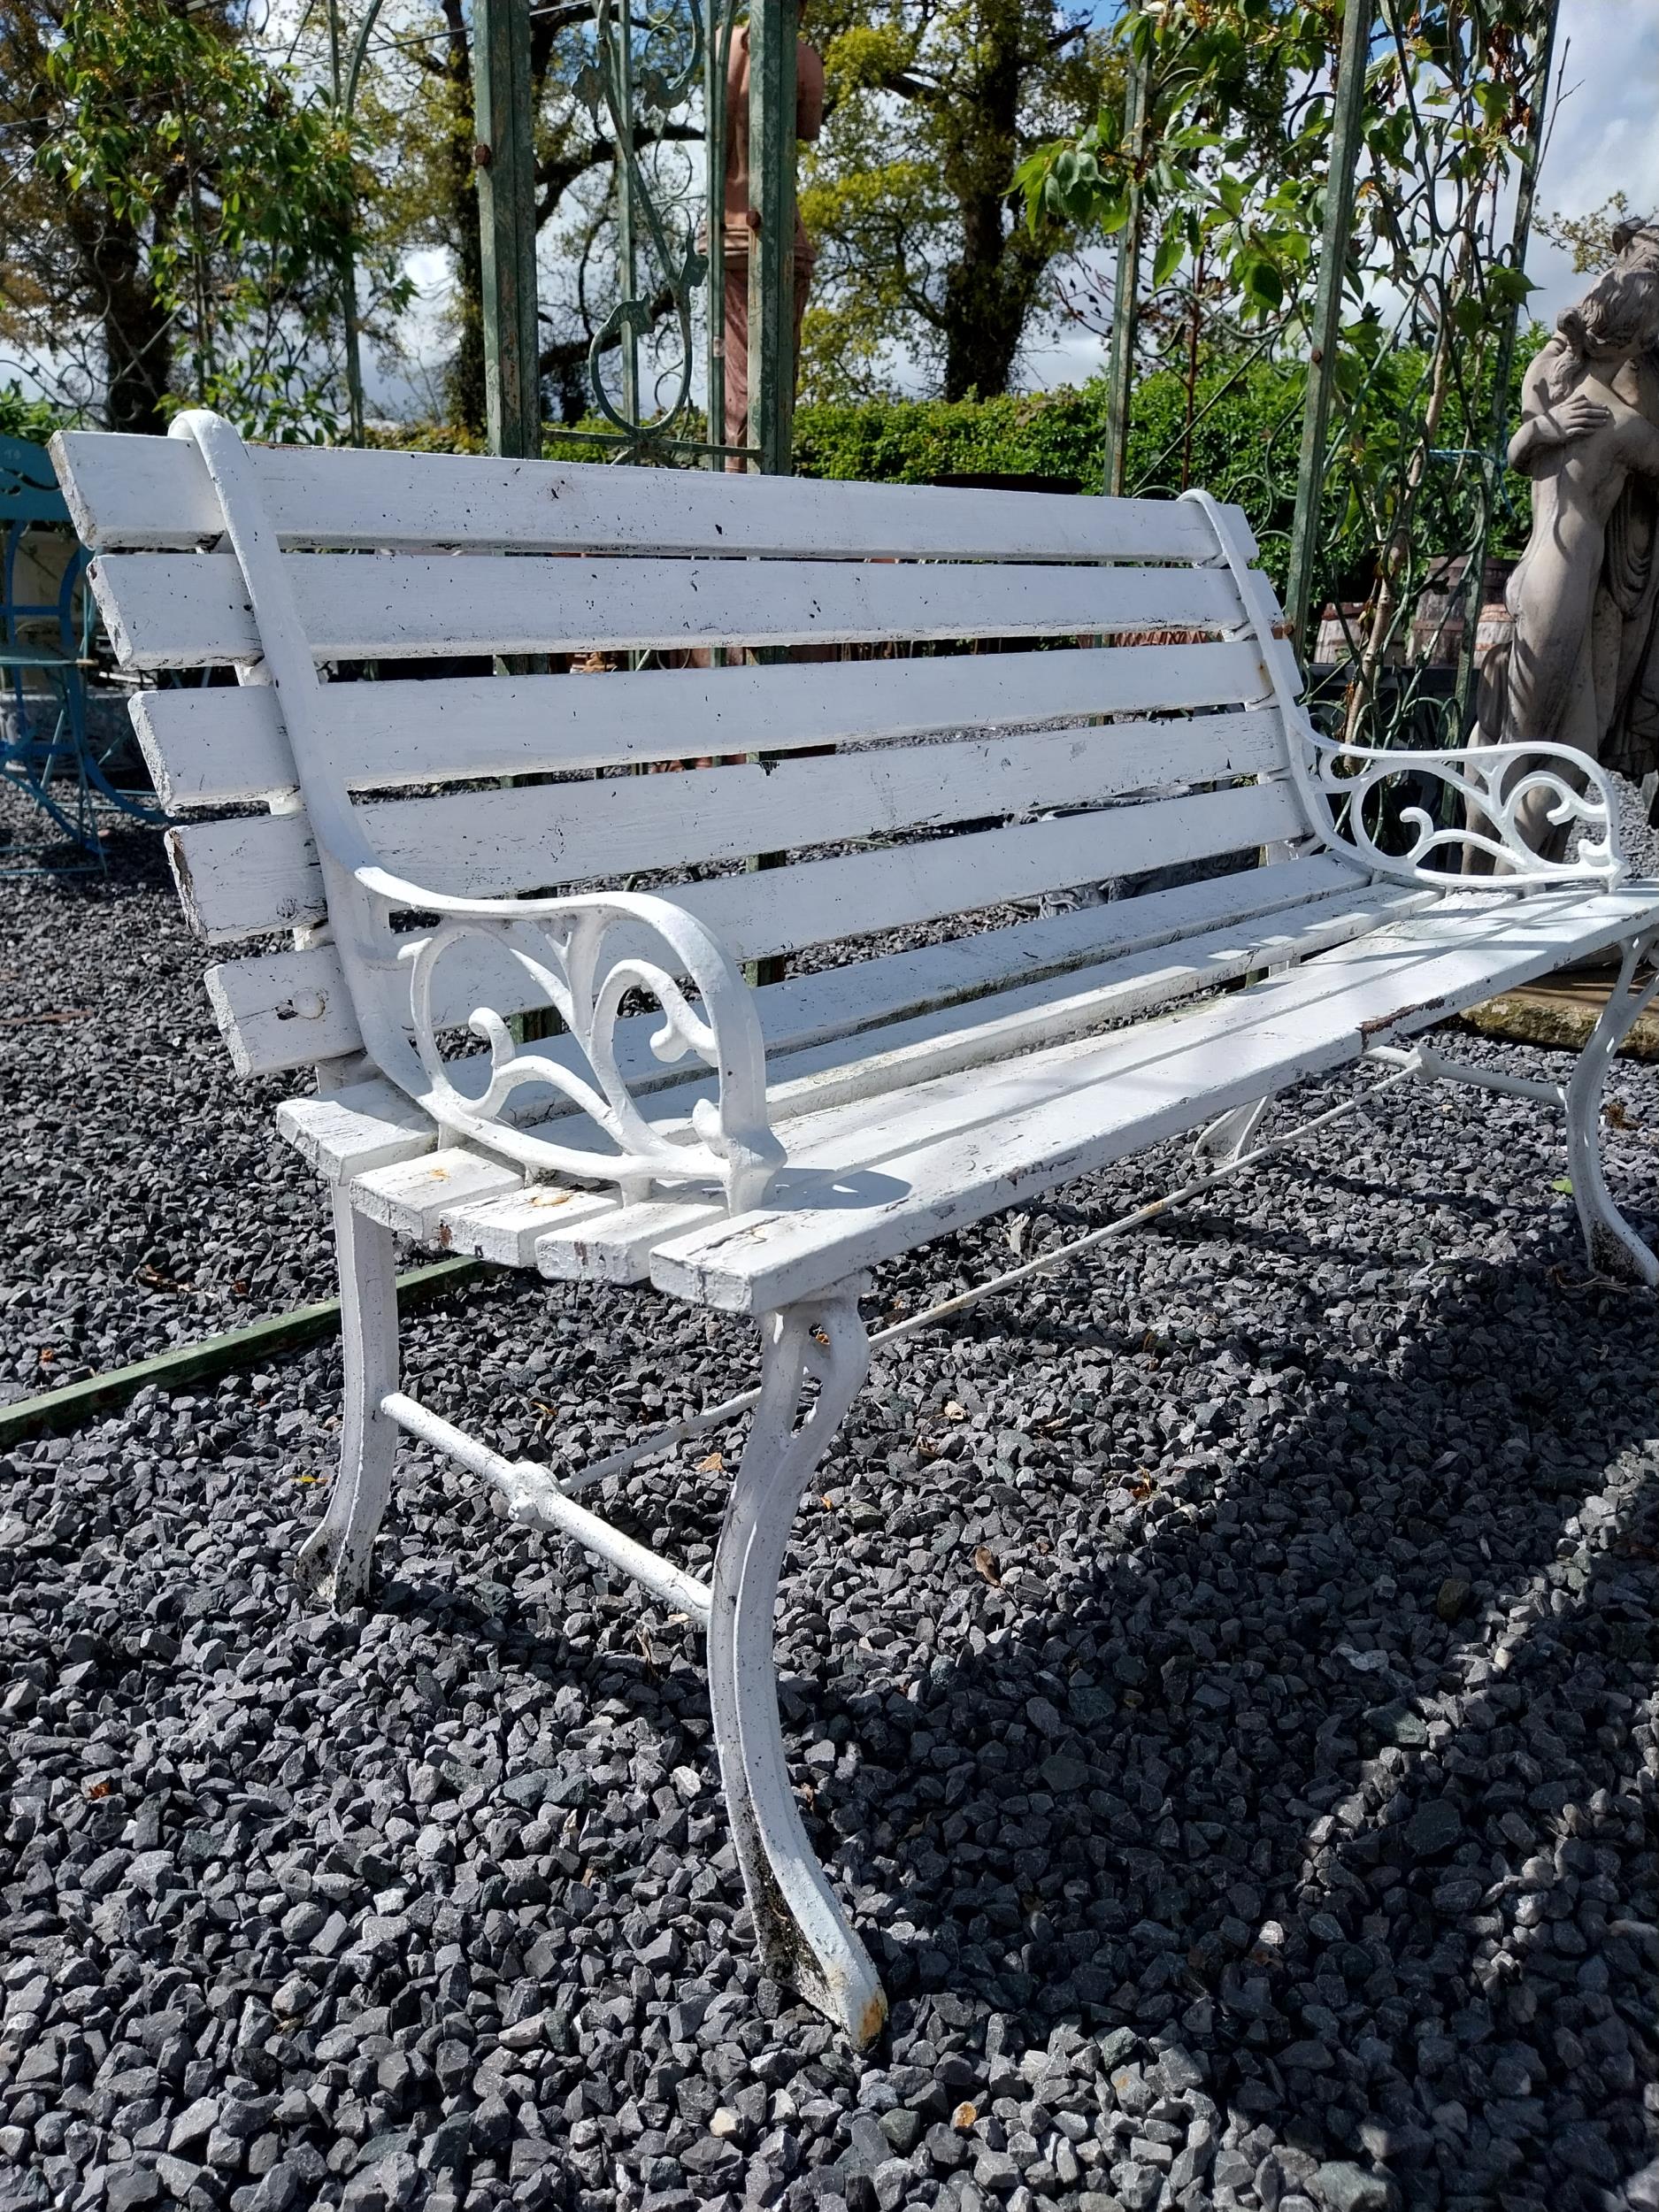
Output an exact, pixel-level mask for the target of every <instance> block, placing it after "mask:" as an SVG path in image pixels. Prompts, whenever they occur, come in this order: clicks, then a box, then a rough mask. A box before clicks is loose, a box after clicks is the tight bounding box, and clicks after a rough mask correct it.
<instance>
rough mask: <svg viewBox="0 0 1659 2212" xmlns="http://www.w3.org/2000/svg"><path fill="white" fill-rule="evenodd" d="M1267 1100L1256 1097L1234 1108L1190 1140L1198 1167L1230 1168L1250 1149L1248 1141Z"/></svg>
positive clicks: (1268, 1102)
mask: <svg viewBox="0 0 1659 2212" xmlns="http://www.w3.org/2000/svg"><path fill="white" fill-rule="evenodd" d="M1271 1104H1272V1099H1271V1096H1270V1097H1267V1098H1258V1099H1256V1100H1254V1101H1252V1102H1251V1103H1250V1104H1249V1105H1248V1106H1235V1107H1234V1108H1233V1110H1232V1111H1231V1112H1230V1113H1225V1114H1223V1115H1222V1116H1221V1118H1220V1119H1219V1120H1218V1121H1212V1122H1211V1123H1210V1125H1209V1127H1208V1128H1207V1129H1202V1130H1200V1132H1199V1133H1198V1135H1197V1136H1196V1137H1195V1138H1194V1140H1193V1162H1194V1165H1195V1166H1197V1167H1201V1168H1217V1167H1232V1166H1233V1164H1235V1163H1236V1162H1237V1161H1238V1160H1240V1159H1241V1158H1242V1157H1243V1156H1244V1154H1245V1153H1247V1152H1248V1150H1249V1148H1250V1140H1251V1138H1252V1137H1254V1136H1255V1134H1256V1131H1257V1130H1258V1129H1259V1128H1260V1127H1261V1125H1262V1117H1263V1115H1264V1114H1265V1113H1266V1111H1267V1110H1268V1108H1269V1107H1270V1106H1271Z"/></svg>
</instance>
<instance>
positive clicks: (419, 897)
mask: <svg viewBox="0 0 1659 2212" xmlns="http://www.w3.org/2000/svg"><path fill="white" fill-rule="evenodd" d="M355 874H356V879H357V883H358V885H359V886H360V887H361V888H362V889H363V890H364V891H365V892H366V893H368V894H369V895H370V896H371V897H372V898H373V899H374V900H375V901H377V902H379V903H380V904H381V905H382V906H384V907H387V908H406V909H411V910H414V911H416V912H418V913H431V914H435V915H437V917H438V923H437V926H436V927H435V928H434V929H432V930H431V931H429V932H428V933H426V935H424V936H423V937H421V938H420V939H419V941H417V942H415V943H412V944H410V945H407V946H405V947H404V948H403V949H402V951H401V953H400V959H401V960H402V961H403V962H404V963H406V964H407V966H408V970H409V1002H410V1016H411V1025H412V1028H413V1031H414V1047H415V1055H416V1056H417V1057H418V1059H419V1070H420V1077H421V1079H424V1087H423V1088H422V1090H421V1091H420V1093H419V1102H420V1103H421V1104H422V1105H423V1106H425V1107H426V1110H428V1111H429V1112H430V1113H431V1114H432V1116H433V1118H434V1119H435V1120H436V1121H437V1122H439V1124H440V1125H442V1127H443V1128H445V1129H446V1130H451V1131H454V1132H455V1133H457V1135H458V1136H461V1137H465V1139H467V1140H468V1141H471V1142H473V1143H476V1144H479V1145H481V1146H482V1147H484V1148H486V1149H487V1150H488V1151H491V1152H494V1153H496V1154H498V1155H499V1156H502V1157H503V1158H506V1159H509V1160H511V1161H514V1162H515V1163H517V1164H519V1165H521V1166H524V1167H526V1168H528V1169H530V1170H532V1171H539V1172H542V1173H547V1172H555V1173H558V1174H565V1175H575V1176H580V1177H584V1178H586V1179H589V1180H595V1181H601V1182H609V1183H615V1184H616V1185H617V1186H618V1187H619V1189H620V1190H621V1192H622V1194H623V1196H624V1197H625V1198H630V1199H633V1198H642V1197H644V1196H645V1195H646V1194H648V1193H649V1189H650V1187H651V1186H652V1184H654V1183H670V1184H676V1185H678V1184H694V1185H695V1184H699V1183H703V1184H706V1183H710V1182H712V1183H714V1184H715V1185H716V1186H717V1187H719V1188H720V1189H721V1190H723V1191H724V1193H725V1195H726V1205H727V1208H728V1210H730V1211H731V1212H733V1213H741V1212H744V1211H746V1210H749V1208H751V1207H754V1206H757V1205H759V1204H760V1203H761V1202H762V1201H763V1200H764V1197H765V1195H766V1193H767V1190H768V1188H769V1187H770V1186H771V1183H772V1178H773V1177H774V1175H775V1174H776V1173H777V1171H778V1170H779V1168H780V1166H781V1165H782V1164H783V1160H784V1152H783V1147H782V1146H781V1145H780V1143H779V1141H778V1140H777V1138H776V1137H775V1136H774V1135H773V1133H772V1125H771V1122H770V1119H769V1118H768V1114H767V1108H766V1056H765V1048H764V1044H763V1042H762V1039H761V1033H760V1023H759V1020H758V1018H757V1015H756V1010H755V1002H754V995H753V994H752V992H751V991H750V989H749V986H748V984H747V983H746V982H745V980H744V979H743V975H742V972H741V970H740V969H739V967H738V965H737V964H736V962H735V961H734V960H733V958H732V956H731V955H730V954H729V953H728V952H727V951H726V949H725V947H724V946H723V945H722V944H721V943H720V942H719V941H718V938H716V937H715V936H714V934H713V933H712V932H711V931H710V930H709V929H708V927H707V926H705V925H704V924H703V922H701V921H700V920H698V918H696V916H695V915H694V914H689V913H687V910H685V908H684V907H680V906H676V905H675V904H674V903H673V902H672V900H669V899H664V898H659V897H657V896H654V895H650V894H648V893H642V892H634V891H598V892H580V893H575V894H572V895H570V896H568V897H548V898H527V899H464V898H452V897H449V896H446V895H444V894H442V893H440V892H434V891H430V890H427V889H426V888H425V887H423V886H421V885H419V884H413V883H406V882H404V881H403V880H402V879H400V878H398V877H396V876H394V875H391V874H389V873H388V872H387V871H386V870H385V869H382V868H380V867H378V866H373V867H359V868H358V869H357V870H356V871H355ZM617 931H622V932H624V933H626V941H625V942H624V944H623V945H622V946H621V947H620V948H619V949H614V948H608V946H607V940H609V939H611V936H612V934H613V933H615V932H617ZM480 936H481V937H484V938H487V939H488V940H489V941H492V942H493V943H495V944H496V945H498V946H500V947H501V948H502V949H503V950H504V951H505V952H506V953H507V955H508V956H510V957H511V959H513V960H514V961H516V962H517V963H518V965H519V967H521V968H522V969H523V970H524V972H526V975H528V976H529V977H530V978H531V979H533V980H534V982H535V983H536V984H537V985H538V987H540V988H541V990H542V991H543V992H544V993H545V994H546V997H547V1000H548V1002H549V1004H550V1005H552V1006H553V1007H554V1008H556V1009H557V1012H558V1013H559V1015H560V1016H561V1018H563V1020H564V1023H565V1027H566V1029H567V1030H568V1031H569V1032H570V1033H571V1036H572V1039H573V1040H574V1041H575V1043H576V1045H577V1046H578V1047H579V1048H580V1051H581V1053H582V1055H583V1056H584V1058H585V1059H586V1061H587V1064H588V1070H589V1071H590V1077H591V1079H589V1077H588V1076H583V1075H582V1074H580V1073H579V1072H578V1071H576V1070H575V1069H573V1068H572V1067H570V1066H568V1065H566V1064H565V1062H564V1061H562V1060H560V1059H557V1058H555V1057H553V1056H551V1055H549V1054H548V1053H545V1052H538V1051H537V1050H536V1049H535V1048H534V1044H531V1045H520V1044H518V1042H517V1041H515V1040H514V1038H513V1035H512V1033H511V1029H510V1028H509V1026H508V1025H507V1023H506V1022H505V1021H504V1020H503V1018H502V1017H501V1015H500V1014H498V1013H496V1012H495V1010H493V1009H492V1008H489V1007H479V1008H477V1009H476V1010H474V1011H473V1013H472V1016H471V1018H470V1019H469V1021H468V1024H467V1026H468V1027H469V1028H470V1029H471V1031H472V1034H473V1035H474V1036H476V1037H478V1038H480V1040H481V1041H483V1042H484V1043H485V1044H486V1045H487V1046H488V1051H489V1066H490V1074H489V1082H488V1086H487V1087H486V1088H485V1089H484V1090H483V1091H482V1092H481V1093H479V1094H468V1093H467V1092H465V1091H462V1090H460V1089H459V1088H457V1086H456V1084H455V1083H454V1081H453V1080H452V1079H451V1077H450V1074H449V1069H448V1067H447V1066H446V1064H445V1062H444V1059H443V1056H442V1053H441V1052H440V1050H439V1048H438V1041H437V1031H438V1029H439V1027H440V1026H442V1025H441V1024H440V1023H439V1022H438V1020H437V1019H436V1018H435V1017H434V1010H433V1003H432V986H433V979H434V975H435V973H436V971H437V968H438V965H439V963H440V962H441V961H442V958H443V957H444V956H445V954H446V953H448V952H449V950H450V949H452V948H453V947H455V946H456V945H457V944H458V943H460V942H461V941H464V940H465V939H467V938H475V937H480ZM641 936H644V937H645V938H646V939H647V940H654V941H655V944H654V946H650V947H649V948H648V949H644V950H641V947H640V940H641ZM608 950H613V951H614V956H613V957H611V958H609V960H607V951H608ZM683 977H688V978H689V979H690V980H691V982H692V984H693V985H694V986H695V988H696V992H697V995H698V1000H699V1003H698V1004H696V1005H694V1004H693V1003H692V1002H691V1000H690V998H689V997H688V996H687V993H686V991H685V988H684V987H683V985H682V982H681V979H682V978H683ZM634 990H639V991H643V992H645V993H647V994H648V995H649V996H650V997H652V998H654V999H655V1000H656V1002H657V1006H658V1007H659V1008H660V1009H661V1011H662V1025H661V1027H660V1028H659V1029H658V1030H657V1033H656V1034H655V1035H654V1036H653V1037H652V1038H651V1049H652V1051H653V1053H654V1054H655V1055H656V1056H657V1058H658V1059H659V1060H661V1061H663V1062H664V1063H666V1064H673V1063H675V1062H678V1061H680V1060H685V1059H695V1060H699V1061H701V1062H702V1063H703V1065H704V1066H705V1067H707V1068H709V1069H710V1071H712V1072H713V1073H714V1075H715V1077H716V1078H717V1081H718V1091H717V1095H716V1096H715V1097H714V1098H712V1099H709V1098H704V1099H700V1100H699V1101H697V1102H696V1103H695V1105H694V1106H693V1108H692V1111H691V1134H690V1136H689V1137H684V1136H681V1135H677V1134H671V1133H669V1132H667V1131H665V1130H664V1129H661V1128H659V1127H657V1126H656V1125H653V1124H652V1123H650V1122H649V1121H648V1120H647V1119H646V1118H645V1117H644V1115H643V1114H642V1113H641V1111H640V1109H639V1106H638V1104H637V1103H636V1102H635V1101H634V1096H633V1094H632V1093H631V1092H630V1090H629V1088H628V1085H627V1083H626V1079H624V1077H623V1075H622V1072H621V1071H620V1070H619V1068H618V1064H617V1055H616V1030H617V1023H618V1018H619V1017H620V1011H621V1007H622V1003H623V1001H624V1000H625V999H626V996H627V995H628V994H629V992H630V991H634ZM526 1084H544V1085H547V1086H548V1087H550V1088H551V1089H553V1090H554V1091H556V1092H557V1093H558V1094H561V1095H562V1096H563V1097H565V1098H566V1099H568V1100H569V1101H570V1102H571V1103H572V1106H573V1107H575V1108H576V1109H577V1110H578V1111H579V1112H580V1113H582V1114H585V1115H586V1116H587V1117H588V1119H589V1120H590V1121H591V1122H593V1123H594V1124H595V1126H596V1127H597V1129H598V1130H599V1131H600V1133H602V1134H603V1136H604V1137H606V1138H607V1139H608V1140H609V1141H610V1145H611V1149H610V1150H589V1149H587V1148H583V1147H580V1146H577V1145H571V1144H559V1143H557V1142H556V1141H553V1140H552V1139H550V1138H548V1137H544V1136H541V1135H538V1134H537V1133H535V1132H534V1130H529V1129H522V1128H518V1127H517V1126H515V1125H513V1124H512V1123H511V1121H509V1120H503V1118H502V1114H503V1108H504V1107H505V1106H506V1104H507V1102H508V1100H509V1099H510V1098H511V1095H512V1094H513V1093H514V1092H515V1091H517V1090H518V1089H520V1088H522V1087H524V1086H525V1085H526Z"/></svg>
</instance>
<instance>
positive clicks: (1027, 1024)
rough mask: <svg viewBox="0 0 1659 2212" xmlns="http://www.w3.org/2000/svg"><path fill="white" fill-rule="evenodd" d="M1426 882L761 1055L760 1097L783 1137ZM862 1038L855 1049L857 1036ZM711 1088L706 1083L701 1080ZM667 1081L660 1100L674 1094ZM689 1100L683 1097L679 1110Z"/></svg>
mask: <svg viewBox="0 0 1659 2212" xmlns="http://www.w3.org/2000/svg"><path fill="white" fill-rule="evenodd" d="M1435 896H1436V895H1435V894H1434V893H1433V892H1432V891H1411V890H1407V889H1406V888H1404V887H1402V886H1399V885H1389V886H1384V887H1377V888H1373V889H1369V890H1365V891H1354V892H1349V893H1347V894H1346V895H1341V896H1339V897H1337V898H1333V899H1325V900H1321V901H1320V902H1318V904H1317V906H1315V907H1313V908H1311V909H1304V910H1301V911H1298V912H1294V913H1291V914H1287V915H1282V916H1274V917H1271V918H1259V919H1257V920H1256V921H1254V922H1240V923H1239V924H1236V925H1235V926H1233V927H1232V928H1230V929H1217V930H1209V931H1206V932H1204V933H1202V935H1198V936H1192V937H1183V938H1182V939H1181V940H1179V942H1178V943H1176V944H1174V945H1171V946H1166V947H1162V948H1159V949H1155V950H1152V951H1148V952H1141V953H1136V954H1133V955H1131V956H1127V957H1124V958H1119V959H1115V960H1109V961H1104V962H1100V963H1096V964H1092V965H1090V966H1088V967H1084V968H1077V969H1071V970H1068V971H1067V972H1065V973H1064V975H1062V976H1055V977H1050V978H1048V979H1046V980H1045V981H1043V982H1041V983H1030V984H1026V985H1025V986H1024V987H1022V988H1020V989H1017V990H1016V989H1010V990H1006V991H1001V992H998V993H997V994H996V995H995V997H993V998H987V999H982V1000H980V1001H979V1002H978V1003H977V1004H976V1005H974V1006H972V1007H965V1008H964V1007H962V1006H955V1007H950V1008H948V1009H945V1010H941V1011H937V1012H930V1013H927V1014H922V1015H917V1016H914V1017H912V1018H911V1019H910V1020H909V1021H904V1022H897V1023H895V1024H893V1025H890V1026H888V1027H887V1028H883V1029H879V1030H876V1031H874V1032H872V1033H867V1035H865V1036H864V1037H861V1038H860V1039H858V1040H848V1039H844V1038H843V1039H838V1040H836V1041H833V1042H832V1043H827V1044H819V1045H815V1046H813V1047H811V1048H808V1049H805V1050H802V1051H798V1052H794V1053H783V1054H779V1055H777V1056H774V1057H772V1058H771V1059H769V1061H768V1074H769V1077H770V1078H771V1080H770V1081H769V1083H768V1086H767V1099H768V1102H769V1104H770V1106H771V1109H772V1115H773V1118H774V1121H776V1122H778V1123H779V1125H780V1133H785V1135H786V1141H787V1118H789V1117H790V1116H792V1115H795V1114H798V1113H813V1114H816V1113H818V1112H819V1111H821V1110H826V1109H827V1108H829V1107H830V1106H832V1105H837V1104H850V1103H852V1102H855V1101H857V1100H861V1099H869V1098H875V1097H879V1096H880V1095H882V1094H884V1093H886V1092H888V1091H892V1090H895V1089H897V1088H899V1087H902V1086H903V1085H906V1084H912V1083H918V1082H925V1081H927V1080H929V1079H931V1078H932V1077H933V1076H935V1075H945V1074H949V1073H951V1072H952V1071H955V1070H956V1069H959V1068H970V1067H985V1066H987V1065H989V1064H991V1063H992V1062H994V1061H997V1060H1002V1059H1004V1058H1009V1057H1011V1056H1013V1055H1015V1054H1018V1053H1025V1052H1031V1051H1034V1050H1036V1049H1037V1048H1039V1047H1040V1046H1042V1045H1045V1044H1050V1043H1054V1044H1057V1043H1060V1042H1062V1041H1064V1040H1065V1039H1066V1038H1069V1037H1080V1036H1087V1035H1088V1034H1090V1033H1098V1032H1099V1031H1101V1030H1102V1029H1104V1028H1106V1027H1108V1026H1109V1025H1111V1024H1113V1023H1116V1022H1121V1021H1129V1020H1133V1019H1134V1018H1136V1017H1137V1016H1140V1015H1143V1014H1149V1013H1152V1012H1155V1011H1156V1010H1160V1009H1163V1008H1165V1007H1169V1006H1173V1005H1176V1004H1178V1003H1179V1002H1180V1001H1182V1000H1183V999H1188V998H1194V997H1197V996H1199V995H1201V994H1202V993H1204V992H1207V991H1214V990H1219V989H1220V988H1221V987H1223V986H1224V985H1225V984H1229V983H1236V982H1238V981H1239V980H1240V978H1242V977H1244V976H1248V975H1251V974H1255V973H1257V972H1262V971H1263V970H1266V969H1269V968H1277V967H1279V966H1283V965H1287V964H1293V963H1294V962H1297V961H1302V960H1307V959H1310V958H1311V957H1312V956H1314V955H1315V954H1317V953H1322V952H1324V951H1325V950H1326V949H1328V948H1330V947H1331V946H1333V945H1340V944H1344V943H1347V942H1348V941H1349V940H1350V939H1354V938H1358V937H1363V936H1365V935H1367V934H1369V933H1371V931H1373V930H1375V929H1378V928H1379V927H1380V926H1382V925H1383V924H1384V923H1385V922H1386V921H1387V920H1388V919H1389V918H1390V917H1392V916H1394V915H1398V914H1402V913H1409V912H1413V911H1415V910H1418V909H1420V908H1424V907H1427V906H1431V905H1432V904H1433V902H1434V900H1435ZM860 1044H863V1045H864V1047H865V1049H864V1051H863V1052H862V1053H859V1051H858V1046H859V1045H860ZM700 1088H706V1086H700ZM679 1100H680V1093H678V1092H673V1091H671V1092H669V1093H668V1094H667V1096H666V1098H665V1100H664V1104H665V1105H667V1104H668V1103H670V1102H673V1103H674V1104H675V1105H678V1104H679ZM680 1110H681V1111H687V1112H688V1111H689V1103H688V1102H687V1105H685V1106H684V1107H681V1108H680Z"/></svg>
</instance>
